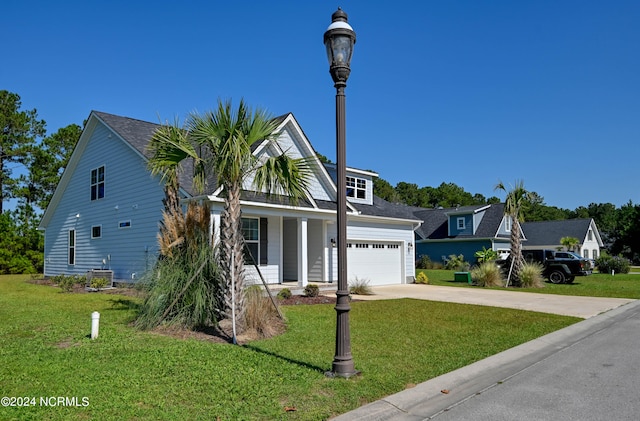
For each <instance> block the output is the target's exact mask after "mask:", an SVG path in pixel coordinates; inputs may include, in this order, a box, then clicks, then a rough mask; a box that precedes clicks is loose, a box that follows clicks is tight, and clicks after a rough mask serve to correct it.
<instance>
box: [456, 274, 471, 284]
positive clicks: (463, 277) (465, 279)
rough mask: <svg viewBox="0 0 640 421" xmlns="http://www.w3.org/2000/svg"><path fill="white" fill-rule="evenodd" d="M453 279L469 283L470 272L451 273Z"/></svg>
mask: <svg viewBox="0 0 640 421" xmlns="http://www.w3.org/2000/svg"><path fill="white" fill-rule="evenodd" d="M453 280H454V281H456V282H467V283H469V284H470V283H471V272H455V273H454V274H453Z"/></svg>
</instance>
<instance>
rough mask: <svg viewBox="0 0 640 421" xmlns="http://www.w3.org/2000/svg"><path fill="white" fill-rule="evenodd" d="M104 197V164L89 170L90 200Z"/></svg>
mask: <svg viewBox="0 0 640 421" xmlns="http://www.w3.org/2000/svg"><path fill="white" fill-rule="evenodd" d="M103 197H104V165H103V166H101V167H98V168H95V169H93V170H91V200H98V199H102V198H103Z"/></svg>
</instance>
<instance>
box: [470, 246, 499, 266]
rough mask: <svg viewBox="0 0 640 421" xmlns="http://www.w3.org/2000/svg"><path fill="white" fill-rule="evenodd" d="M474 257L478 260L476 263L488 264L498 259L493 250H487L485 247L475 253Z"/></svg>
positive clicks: (496, 253)
mask: <svg viewBox="0 0 640 421" xmlns="http://www.w3.org/2000/svg"><path fill="white" fill-rule="evenodd" d="M474 256H475V257H476V259H478V262H480V263H482V262H490V261H492V260H497V259H498V252H497V251H495V250H493V249H487V248H486V247H482V250H478V251H476V252H475V254H474Z"/></svg>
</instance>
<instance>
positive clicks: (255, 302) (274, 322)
mask: <svg viewBox="0 0 640 421" xmlns="http://www.w3.org/2000/svg"><path fill="white" fill-rule="evenodd" d="M246 300H247V311H246V314H245V326H246V329H247V330H253V331H255V332H256V333H257V336H258V337H259V338H270V337H272V336H275V335H277V334H278V333H279V332H280V330H281V327H282V325H283V323H282V320H281V319H280V316H279V314H278V310H277V309H276V307H275V306H274V302H273V301H271V300H270V299H269V297H267V296H265V294H264V293H263V291H262V288H260V287H259V286H255V285H254V286H251V287H249V288H247V290H246Z"/></svg>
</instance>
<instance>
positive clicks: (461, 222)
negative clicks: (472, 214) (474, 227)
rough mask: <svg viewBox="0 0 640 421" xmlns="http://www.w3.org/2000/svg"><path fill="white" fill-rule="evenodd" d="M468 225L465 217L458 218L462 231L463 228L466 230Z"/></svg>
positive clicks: (459, 227)
mask: <svg viewBox="0 0 640 421" xmlns="http://www.w3.org/2000/svg"><path fill="white" fill-rule="evenodd" d="M466 227H467V226H466V221H465V219H464V217H460V218H458V229H459V230H461V231H462V230H464V229H465V228H466Z"/></svg>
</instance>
